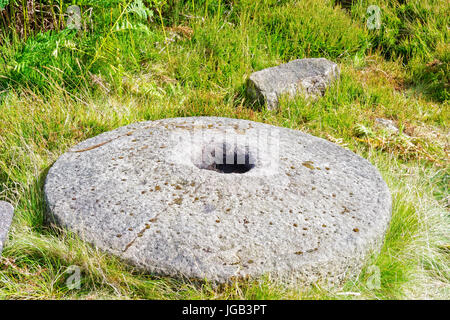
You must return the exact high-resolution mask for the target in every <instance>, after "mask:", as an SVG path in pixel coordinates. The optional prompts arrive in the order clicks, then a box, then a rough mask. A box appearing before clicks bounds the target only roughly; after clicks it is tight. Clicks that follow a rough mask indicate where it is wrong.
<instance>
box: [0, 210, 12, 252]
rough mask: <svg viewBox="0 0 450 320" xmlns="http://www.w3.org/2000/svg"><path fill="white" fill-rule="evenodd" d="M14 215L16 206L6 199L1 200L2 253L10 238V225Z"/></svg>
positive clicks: (0, 250) (0, 228) (0, 236)
mask: <svg viewBox="0 0 450 320" xmlns="http://www.w3.org/2000/svg"><path fill="white" fill-rule="evenodd" d="M13 215H14V207H13V206H12V205H11V204H10V203H8V202H5V201H0V254H1V253H2V250H3V245H4V243H5V241H6V239H7V238H8V231H9V227H10V226H11V222H12V219H13Z"/></svg>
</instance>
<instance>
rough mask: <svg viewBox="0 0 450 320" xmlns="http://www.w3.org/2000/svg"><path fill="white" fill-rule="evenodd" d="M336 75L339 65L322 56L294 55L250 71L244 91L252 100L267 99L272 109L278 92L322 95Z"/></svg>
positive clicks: (278, 94) (263, 100) (274, 106)
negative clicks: (294, 57)
mask: <svg viewBox="0 0 450 320" xmlns="http://www.w3.org/2000/svg"><path fill="white" fill-rule="evenodd" d="M339 75H340V70H339V67H338V65H337V64H336V63H334V62H331V61H329V60H327V59H325V58H307V59H297V60H293V61H291V62H288V63H285V64H281V65H279V66H276V67H271V68H266V69H263V70H260V71H256V72H254V73H252V74H251V75H250V77H249V79H248V82H247V93H248V96H249V97H250V98H251V99H252V100H256V101H259V102H260V103H261V104H264V103H267V107H268V109H274V108H276V107H277V106H278V99H279V97H280V96H281V95H287V96H289V97H291V98H292V97H294V96H296V95H297V94H303V95H305V96H307V97H309V96H314V97H315V96H320V95H323V94H324V93H325V90H326V88H327V87H328V86H329V85H330V84H331V83H332V82H333V81H335V80H336V79H337V78H339Z"/></svg>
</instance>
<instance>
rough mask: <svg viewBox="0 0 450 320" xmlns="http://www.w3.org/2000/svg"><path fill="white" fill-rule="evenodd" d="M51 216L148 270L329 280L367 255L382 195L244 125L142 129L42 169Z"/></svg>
mask: <svg viewBox="0 0 450 320" xmlns="http://www.w3.org/2000/svg"><path fill="white" fill-rule="evenodd" d="M45 197H46V201H47V204H48V207H49V213H50V216H51V217H52V218H54V220H55V221H56V222H58V223H59V224H61V225H62V226H64V227H67V228H69V229H70V230H72V231H75V232H77V233H78V234H79V235H80V236H81V237H82V238H83V239H85V240H87V241H89V242H91V243H93V244H95V245H96V246H97V247H99V248H101V249H103V250H106V251H108V252H111V253H113V254H115V255H118V256H120V257H122V258H123V259H125V260H126V261H128V262H130V263H132V264H133V265H136V266H138V267H140V268H143V269H145V270H147V271H149V272H152V273H156V274H162V275H171V276H185V277H188V278H199V279H205V278H206V279H209V280H212V281H219V282H224V281H227V280H229V279H233V278H234V277H237V278H239V277H246V276H251V277H257V276H261V275H263V274H270V275H271V276H272V278H275V279H280V280H287V281H289V282H291V283H292V282H294V283H297V282H298V281H300V282H301V283H311V282H316V281H324V282H332V283H335V282H336V281H339V280H342V279H344V278H345V277H346V276H348V275H352V274H355V273H357V272H358V271H359V269H360V268H361V267H362V265H363V264H364V262H365V259H366V258H367V257H368V255H369V254H371V253H374V252H376V251H377V250H379V248H380V246H381V243H382V239H383V235H384V233H385V231H386V229H387V227H388V224H389V221H390V216H391V196H390V193H389V190H388V188H387V186H386V183H385V182H384V181H383V179H382V178H381V176H380V174H379V173H378V171H377V170H376V168H375V167H373V166H372V165H371V164H370V163H369V162H368V161H367V160H365V159H363V158H361V157H360V156H358V155H356V154H354V153H353V152H351V151H349V150H345V149H343V148H341V147H339V146H337V145H335V144H333V143H331V142H328V141H326V140H323V139H320V138H317V137H314V136H311V135H308V134H305V133H302V132H300V131H296V130H291V129H286V128H280V127H275V126H271V125H267V124H262V123H256V122H252V121H246V120H237V119H228V118H216V117H192V118H174V119H164V120H158V121H148V122H141V123H135V124H131V125H128V126H126V127H121V128H119V129H117V130H114V131H110V132H106V133H103V134H100V135H98V136H96V137H94V138H91V139H88V140H86V141H84V142H82V143H80V144H78V145H77V146H75V147H73V148H72V149H70V150H69V151H68V152H67V153H65V154H63V155H62V156H61V157H60V158H59V159H58V160H57V161H56V162H55V164H54V165H53V166H52V167H51V169H50V171H49V173H48V176H47V179H46V183H45Z"/></svg>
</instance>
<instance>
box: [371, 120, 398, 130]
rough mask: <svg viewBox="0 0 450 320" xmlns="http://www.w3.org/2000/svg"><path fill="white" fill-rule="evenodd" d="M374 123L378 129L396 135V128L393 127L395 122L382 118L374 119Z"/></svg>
mask: <svg viewBox="0 0 450 320" xmlns="http://www.w3.org/2000/svg"><path fill="white" fill-rule="evenodd" d="M375 123H376V124H377V125H378V126H379V127H381V128H383V129H385V130H387V131H389V132H392V133H398V128H397V126H396V125H395V122H394V121H392V120H389V119H384V118H376V119H375Z"/></svg>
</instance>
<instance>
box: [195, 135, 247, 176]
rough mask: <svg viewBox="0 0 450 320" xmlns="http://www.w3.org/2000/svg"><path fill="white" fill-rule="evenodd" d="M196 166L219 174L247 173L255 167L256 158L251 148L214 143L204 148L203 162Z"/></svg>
mask: <svg viewBox="0 0 450 320" xmlns="http://www.w3.org/2000/svg"><path fill="white" fill-rule="evenodd" d="M196 166H197V167H198V168H200V169H204V170H212V171H216V172H219V173H246V172H248V171H250V170H251V169H253V168H254V167H255V158H254V157H253V155H252V154H251V152H250V148H249V146H241V147H238V146H235V145H233V144H229V143H226V142H223V143H215V144H214V143H213V144H211V145H207V146H204V147H203V148H202V156H201V161H200V163H198V164H196Z"/></svg>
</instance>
